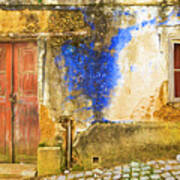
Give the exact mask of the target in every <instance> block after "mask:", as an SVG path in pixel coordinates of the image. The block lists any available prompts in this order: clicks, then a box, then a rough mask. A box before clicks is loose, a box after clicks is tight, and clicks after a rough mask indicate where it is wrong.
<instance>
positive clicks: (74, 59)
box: [55, 8, 180, 124]
mask: <svg viewBox="0 0 180 180" xmlns="http://www.w3.org/2000/svg"><path fill="white" fill-rule="evenodd" d="M132 9H133V8H132ZM132 9H131V11H129V10H127V11H126V10H124V11H122V10H120V9H118V8H116V9H115V10H111V17H110V19H111V20H113V22H118V23H120V21H121V19H123V18H124V17H125V16H127V17H129V16H130V17H133V18H134V19H135V18H136V17H139V16H141V18H140V20H138V19H137V22H136V23H135V24H133V25H127V27H120V28H117V30H116V31H117V33H115V32H113V33H112V32H111V34H108V33H109V32H106V36H105V37H107V36H110V38H109V41H108V42H106V41H104V40H102V41H103V45H102V46H101V47H100V48H99V49H97V47H96V46H97V44H98V43H99V41H97V40H96V34H95V35H94V36H92V37H91V39H89V40H86V39H84V40H81V41H80V42H73V41H66V42H65V43H64V44H63V45H62V46H61V47H60V54H59V55H58V56H56V58H55V64H56V65H57V67H58V68H59V69H65V71H66V73H65V75H64V81H65V83H66V85H67V88H68V91H69V95H68V96H67V97H66V100H67V101H69V102H71V101H76V100H77V98H78V97H79V96H80V95H81V96H84V98H85V99H88V101H91V103H89V105H88V106H84V107H83V108H78V109H75V110H74V112H77V111H83V112H84V113H86V112H87V111H91V112H92V113H90V114H91V116H89V117H87V118H86V119H82V121H84V122H88V123H89V122H91V123H92V124H93V123H94V122H112V123H113V122H117V123H118V122H121V121H113V120H112V119H107V118H106V117H104V115H103V111H104V109H105V108H107V107H108V106H109V104H111V98H112V96H113V91H114V89H115V87H117V85H118V82H119V81H123V79H124V75H125V74H124V73H122V71H121V69H122V67H121V66H120V64H119V63H118V61H121V60H120V59H119V54H121V51H123V49H125V48H126V47H127V46H128V44H129V43H130V42H131V41H132V39H133V37H135V34H136V32H138V31H143V29H145V30H144V31H146V30H148V29H149V28H153V29H154V28H156V29H157V28H158V27H159V26H162V25H167V26H168V25H177V24H179V23H180V22H179V19H178V18H176V17H177V16H178V13H179V11H178V10H177V9H172V8H171V9H169V10H168V11H167V12H168V14H167V12H166V18H165V19H164V20H163V21H162V18H161V17H159V16H158V13H157V12H156V14H154V15H151V16H149V17H147V14H148V10H149V9H148V8H138V9H136V8H134V9H133V10H132ZM150 9H151V10H152V8H150ZM86 11H87V10H86V9H83V10H82V12H83V15H84V20H85V22H86V23H87V24H88V25H89V26H90V27H91V30H92V31H96V32H97V34H98V33H99V34H100V32H98V24H96V23H95V21H94V19H95V18H94V19H93V18H92V17H93V14H91V16H89V14H88V13H87V12H88V11H87V12H86ZM143 14H146V15H145V16H143ZM109 23H110V22H109ZM110 24H111V25H112V27H111V28H113V23H110ZM119 26H121V23H120V24H119ZM92 35H93V33H92ZM83 41H84V42H83ZM124 63H126V62H124ZM151 69H152V62H149V71H150V72H151ZM129 70H130V72H134V73H135V72H136V71H139V70H138V67H137V65H135V64H134V65H129ZM143 73H144V72H143ZM122 87H123V84H122ZM74 91H79V92H80V93H78V94H77V93H76V94H77V95H73V94H75V93H74ZM79 118H81V117H79ZM78 120H79V119H78Z"/></svg>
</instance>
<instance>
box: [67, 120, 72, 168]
mask: <svg viewBox="0 0 180 180" xmlns="http://www.w3.org/2000/svg"><path fill="white" fill-rule="evenodd" d="M71 157H72V124H71V119H67V168H68V169H70V168H71Z"/></svg>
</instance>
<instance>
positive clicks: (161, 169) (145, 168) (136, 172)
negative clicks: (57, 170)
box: [43, 160, 180, 180]
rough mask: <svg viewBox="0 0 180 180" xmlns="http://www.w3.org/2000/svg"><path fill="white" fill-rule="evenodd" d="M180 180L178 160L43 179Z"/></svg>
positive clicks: (135, 164) (65, 174) (134, 163)
mask: <svg viewBox="0 0 180 180" xmlns="http://www.w3.org/2000/svg"><path fill="white" fill-rule="evenodd" d="M73 179H79V180H84V179H86V180H101V179H102V180H119V179H123V180H130V179H131V180H148V179H151V180H155V179H165V180H180V162H179V160H167V161H164V160H157V161H149V162H147V163H138V162H131V163H130V164H127V165H122V166H116V167H114V168H112V169H93V170H92V171H84V172H78V173H75V172H72V173H71V172H69V171H68V170H66V171H65V172H64V174H63V175H60V176H52V177H45V178H43V180H73Z"/></svg>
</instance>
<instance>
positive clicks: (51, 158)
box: [37, 147, 61, 176]
mask: <svg viewBox="0 0 180 180" xmlns="http://www.w3.org/2000/svg"><path fill="white" fill-rule="evenodd" d="M60 156H61V149H60V147H39V148H38V163H37V166H38V176H45V175H52V174H59V173H60V168H61V160H60V159H61V158H60Z"/></svg>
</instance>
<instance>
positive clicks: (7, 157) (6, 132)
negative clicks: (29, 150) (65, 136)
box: [0, 43, 12, 162]
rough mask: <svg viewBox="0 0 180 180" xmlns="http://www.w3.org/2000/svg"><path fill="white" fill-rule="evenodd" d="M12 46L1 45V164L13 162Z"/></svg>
mask: <svg viewBox="0 0 180 180" xmlns="http://www.w3.org/2000/svg"><path fill="white" fill-rule="evenodd" d="M11 62H12V46H11V45H10V44H5V43H1V44H0V162H11V160H12V136H11V128H12V127H11V103H10V101H9V96H10V94H11V67H12V64H11Z"/></svg>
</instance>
